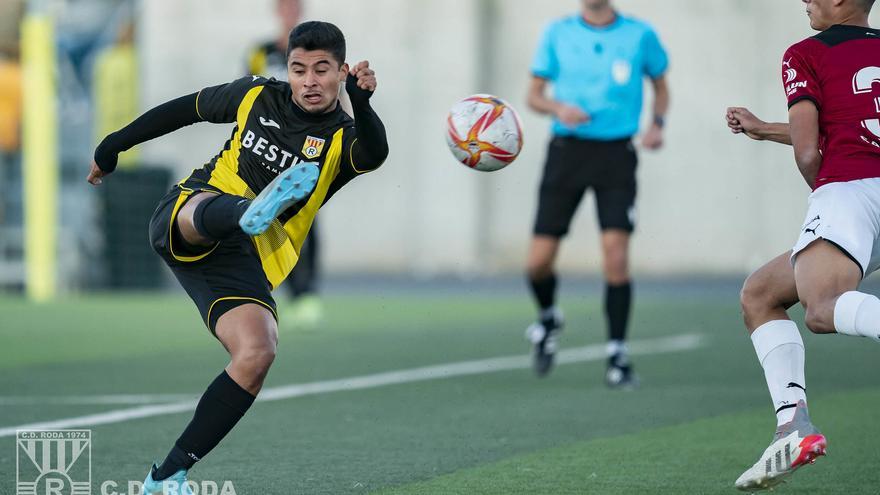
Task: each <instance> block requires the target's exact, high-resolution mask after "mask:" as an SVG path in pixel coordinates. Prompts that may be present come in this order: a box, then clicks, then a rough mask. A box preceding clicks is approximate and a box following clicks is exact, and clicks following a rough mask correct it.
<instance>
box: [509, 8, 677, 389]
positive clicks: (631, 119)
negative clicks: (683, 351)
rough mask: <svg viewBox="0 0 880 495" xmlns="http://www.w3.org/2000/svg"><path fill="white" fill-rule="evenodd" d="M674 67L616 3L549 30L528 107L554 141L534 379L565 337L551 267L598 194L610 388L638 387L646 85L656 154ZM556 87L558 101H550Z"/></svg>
mask: <svg viewBox="0 0 880 495" xmlns="http://www.w3.org/2000/svg"><path fill="white" fill-rule="evenodd" d="M667 66H668V59H667V56H666V51H665V50H664V49H663V46H662V45H661V44H660V40H659V39H658V37H657V34H656V33H655V32H654V30H653V29H652V28H651V26H649V25H648V24H646V23H645V22H643V21H640V20H638V19H635V18H632V17H629V16H625V15H623V14H621V13H619V12H617V11H616V10H615V9H614V8H613V6H612V5H611V2H610V0H582V9H581V12H580V13H578V14H576V15H572V16H569V17H565V18H563V19H559V20H557V21H555V22H553V23H552V24H550V26H549V27H548V28H547V29H546V30H545V32H544V34H543V37H542V38H541V42H540V45H539V47H538V50H537V53H536V54H535V58H534V61H533V63H532V66H531V70H532V81H531V86H530V88H529V94H528V102H529V106H530V107H531V108H532V109H534V110H535V111H537V112H540V113H542V114H549V115H552V116H553V117H554V118H553V139H552V141H551V142H550V146H549V149H548V151H547V161H546V164H545V167H544V174H543V178H542V179H541V187H540V196H539V202H538V214H537V218H536V220H535V228H534V237H533V238H532V242H531V246H530V248H529V257H528V277H529V282H530V284H531V288H532V292H533V294H534V297H535V299H536V301H537V303H538V306H539V308H540V313H539V317H538V321H537V322H536V323H534V324H533V325H531V326H530V327H529V328H528V330H527V332H526V335H527V337H528V338H529V340H530V341H531V342H532V344H533V346H534V358H535V362H534V364H535V372H536V373H537V374H538V375H539V376H543V375H546V374H547V373H548V372H549V371H550V369H551V367H552V365H553V356H554V354H555V352H556V348H557V338H558V333H559V332H560V331H561V330H562V324H563V320H562V313H561V311H560V310H559V309H558V308H557V307H556V274H555V272H554V264H555V261H556V254H557V251H558V249H559V242H560V240H561V239H562V237H564V236H565V234H566V233H568V227H569V224H570V223H571V218H572V216H573V215H574V212H575V210H576V209H577V207H578V204H579V203H580V201H581V198H582V197H583V195H584V192H586V190H587V189H592V190H593V191H594V192H595V195H596V206H597V210H598V216H599V226H600V228H601V231H602V235H601V243H602V254H603V257H604V261H603V271H604V274H605V280H606V287H605V314H606V318H607V322H608V370H607V373H606V376H605V380H606V383H607V384H608V385H609V386H610V387H631V386H634V385H636V384H637V381H636V377H635V375H634V374H633V371H632V366H631V365H630V363H629V359H628V357H627V353H626V347H625V346H624V340H625V338H626V328H627V320H628V318H629V312H630V303H631V301H632V288H631V282H630V274H629V262H628V251H629V237H630V234H631V233H632V231H633V228H634V226H635V225H634V223H635V198H636V163H637V161H638V160H637V157H636V152H635V148H634V146H633V142H632V140H633V136H634V135H635V134H636V133H637V132H638V130H639V116H640V114H641V111H642V86H643V81H644V78H648V79H649V80H650V82H651V86H652V87H653V89H654V102H653V118H652V122H651V126H650V128H648V129H647V131H645V132H644V134H643V135H642V137H641V145H642V147H644V148H646V149H649V150H656V149H659V148H660V147H661V146H662V144H663V124H664V117H665V115H666V109H667V107H668V105H669V90H668V88H667V85H666V78H665V74H666V69H667ZM548 84H552V86H553V95H552V96H548V95H547V91H546V90H547V86H548Z"/></svg>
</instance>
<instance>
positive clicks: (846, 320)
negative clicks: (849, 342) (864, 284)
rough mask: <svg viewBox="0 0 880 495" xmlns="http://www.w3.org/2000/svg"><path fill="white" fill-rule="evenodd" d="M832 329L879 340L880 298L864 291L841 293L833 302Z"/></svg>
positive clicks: (845, 333)
mask: <svg viewBox="0 0 880 495" xmlns="http://www.w3.org/2000/svg"><path fill="white" fill-rule="evenodd" d="M834 329H835V330H837V333H842V334H844V335H853V336H856V337H868V338H870V339H873V340H876V341H877V342H880V299H877V297H876V296H872V295H871V294H865V293H864V292H857V291H850V292H845V293H843V294H842V295H841V296H840V297H838V298H837V303H835V304H834Z"/></svg>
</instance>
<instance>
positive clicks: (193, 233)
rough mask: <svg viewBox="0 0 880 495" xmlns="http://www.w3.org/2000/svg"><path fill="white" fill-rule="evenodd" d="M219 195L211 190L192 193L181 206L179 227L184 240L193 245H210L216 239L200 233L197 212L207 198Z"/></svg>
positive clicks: (178, 216)
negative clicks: (197, 224) (196, 219)
mask: <svg viewBox="0 0 880 495" xmlns="http://www.w3.org/2000/svg"><path fill="white" fill-rule="evenodd" d="M215 197H217V194H214V193H209V192H199V193H195V194H194V195H192V196H191V197H190V198H189V199H188V200H187V201H186V203H184V204H183V206H182V207H180V211H179V212H178V213H177V229H178V231H180V235H181V236H182V237H183V240H184V241H186V243H187V244H189V245H191V246H210V245H212V244H214V243H215V242H216V241H215V240H213V239H210V238H208V237H207V236H205V235H203V234H200V233H199V231H198V230H197V229H196V227H195V220H194V217H195V214H196V211H197V210H198V209H199V208H198V206H199V205H200V204H202V203H204V202H205V201H206V200H209V199H211V198H215Z"/></svg>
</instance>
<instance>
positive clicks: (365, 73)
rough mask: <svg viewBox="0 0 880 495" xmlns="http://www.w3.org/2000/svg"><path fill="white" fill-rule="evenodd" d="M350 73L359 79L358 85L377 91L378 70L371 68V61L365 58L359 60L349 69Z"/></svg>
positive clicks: (366, 89) (370, 90) (361, 87)
mask: <svg viewBox="0 0 880 495" xmlns="http://www.w3.org/2000/svg"><path fill="white" fill-rule="evenodd" d="M349 74H351V75H352V76H354V77H355V78H356V79H357V87H358V88H360V89H363V90H365V91H369V92H371V93H372V92H373V91H376V72H375V71H374V70H373V69H371V68H370V62H369V61H367V60H363V61H361V62H358V63H357V65H355V66H353V67H352V68H351V70H350V71H349Z"/></svg>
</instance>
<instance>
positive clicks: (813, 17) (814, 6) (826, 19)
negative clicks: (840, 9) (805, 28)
mask: <svg viewBox="0 0 880 495" xmlns="http://www.w3.org/2000/svg"><path fill="white" fill-rule="evenodd" d="M802 1H803V2H804V3H805V4H806V6H807V15H808V16H809V17H810V27H811V28H813V29H815V30H816V31H824V30H826V29H828V28H830V27H831V26H832V25H834V24H835V20H834V13H835V12H834V10H835V8H834V3H835V2H834V0H802Z"/></svg>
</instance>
